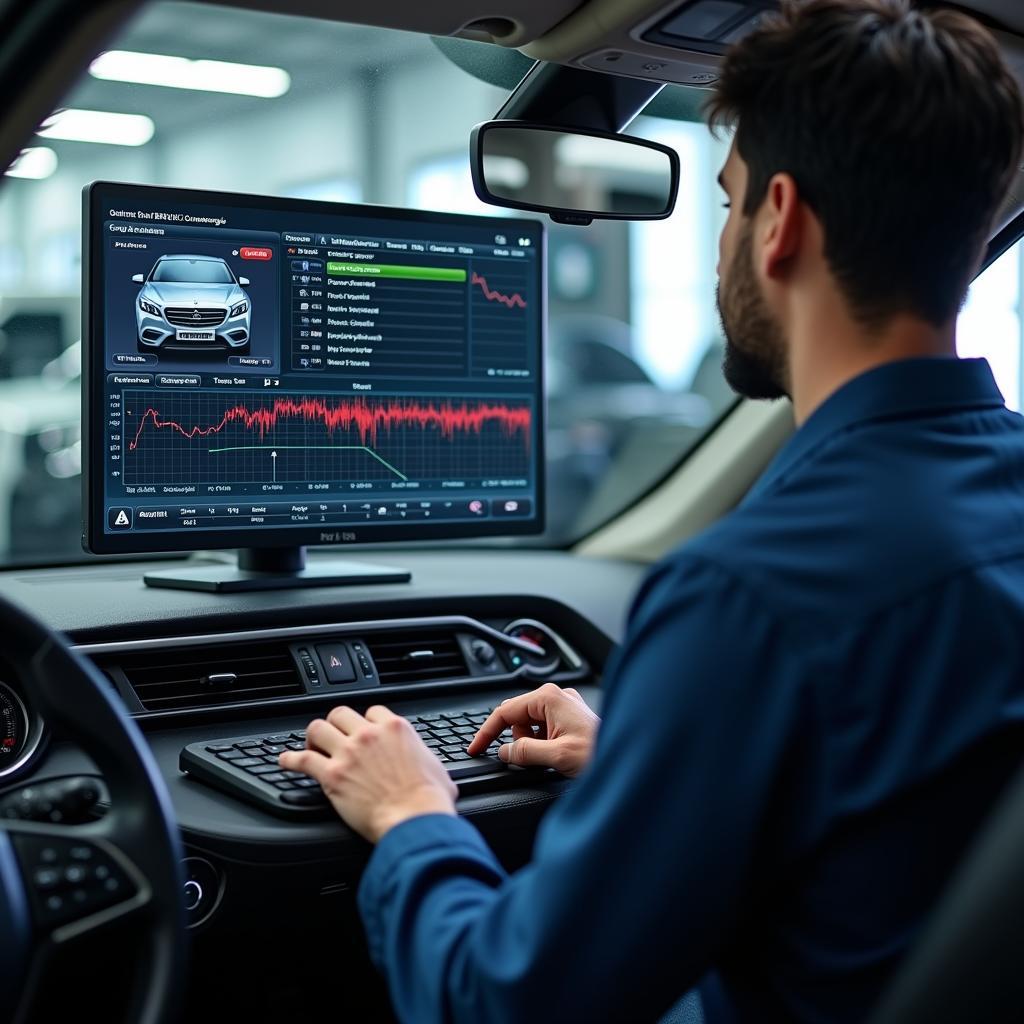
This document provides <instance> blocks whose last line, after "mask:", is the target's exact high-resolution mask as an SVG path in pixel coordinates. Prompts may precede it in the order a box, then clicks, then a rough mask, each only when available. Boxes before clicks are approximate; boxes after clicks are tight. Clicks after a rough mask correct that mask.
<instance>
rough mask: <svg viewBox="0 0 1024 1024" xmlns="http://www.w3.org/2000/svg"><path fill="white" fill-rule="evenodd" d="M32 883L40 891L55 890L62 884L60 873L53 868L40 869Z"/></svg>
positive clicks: (33, 877)
mask: <svg viewBox="0 0 1024 1024" xmlns="http://www.w3.org/2000/svg"><path fill="white" fill-rule="evenodd" d="M32 881H33V883H34V884H35V887H36V888H37V889H39V890H40V891H44V892H45V891H46V890H47V889H54V888H56V887H57V886H58V885H59V884H60V873H59V872H58V871H56V870H54V869H53V868H40V869H39V870H38V871H37V872H36V873H35V874H34V875H33V876H32Z"/></svg>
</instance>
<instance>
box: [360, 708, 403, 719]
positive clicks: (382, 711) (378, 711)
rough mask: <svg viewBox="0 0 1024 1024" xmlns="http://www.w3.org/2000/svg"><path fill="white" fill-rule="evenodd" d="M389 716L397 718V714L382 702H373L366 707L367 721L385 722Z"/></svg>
mask: <svg viewBox="0 0 1024 1024" xmlns="http://www.w3.org/2000/svg"><path fill="white" fill-rule="evenodd" d="M389 718H398V715H396V714H395V713H394V711H392V710H391V708H386V707H384V705H383V704H374V705H373V706H372V707H368V708H367V709H366V720H367V721H368V722H386V721H387V720H388V719H389Z"/></svg>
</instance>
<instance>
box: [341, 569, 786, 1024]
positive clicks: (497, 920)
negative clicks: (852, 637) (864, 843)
mask: <svg viewBox="0 0 1024 1024" xmlns="http://www.w3.org/2000/svg"><path fill="white" fill-rule="evenodd" d="M798 654H799V651H798V648H797V645H795V644H794V643H792V642H791V641H790V642H787V637H786V636H785V635H784V628H783V626H782V625H781V624H780V622H779V621H778V620H777V619H776V617H775V616H774V615H772V614H771V613H770V611H769V609H767V608H766V607H764V605H763V603H762V602H761V601H760V599H759V598H757V597H756V595H754V594H752V593H751V592H750V591H749V589H748V588H746V587H745V586H744V585H743V584H742V583H741V582H740V581H738V580H736V579H735V578H733V577H732V576H730V575H729V574H727V573H726V572H724V571H723V570H721V569H719V568H717V567H716V566H714V565H712V564H708V563H706V562H703V561H701V560H698V559H695V558H692V557H689V558H686V559H678V560H677V561H675V562H674V563H672V564H670V565H668V566H667V567H665V568H663V569H660V570H657V571H656V572H655V573H654V574H653V575H652V576H651V577H649V579H648V581H647V583H646V584H645V586H644V588H643V589H642V591H641V593H640V595H639V598H638V600H637V602H636V603H635V604H634V608H633V612H632V614H631V620H630V625H629V628H628V630H627V636H626V639H625V641H624V643H623V645H622V647H621V648H620V650H619V652H618V653H617V655H616V656H615V658H614V660H613V664H612V665H611V666H610V669H609V674H608V676H607V677H606V681H605V687H606V693H607V696H606V699H605V705H604V708H603V713H604V718H603V722H602V726H601V729H600V732H599V736H598V740H597V744H596V748H595V752H594V757H593V760H592V762H591V764H590V766H589V767H588V769H587V770H586V771H585V772H584V773H583V775H582V776H581V777H580V779H579V780H578V782H577V784H576V786H574V787H573V788H572V789H571V790H570V791H569V792H568V793H566V794H565V795H563V796H562V797H561V799H560V800H559V801H558V803H557V804H556V805H555V806H554V807H553V808H552V810H551V811H550V812H549V814H548V815H547V817H546V818H545V820H544V821H543V823H542V825H541V828H540V830H539V832H538V836H537V841H536V844H535V849H534V856H533V860H532V861H531V863H530V864H528V865H527V866H526V867H525V868H523V869H522V870H520V871H518V872H517V873H515V874H514V875H512V876H508V875H507V874H506V873H505V872H504V871H503V870H502V868H501V867H500V865H499V864H498V862H497V861H496V859H495V857H494V855H493V854H492V853H491V851H490V850H489V849H488V848H487V846H486V844H485V843H484V842H483V840H482V838H481V837H480V835H479V833H477V831H476V830H475V829H474V828H473V827H472V826H471V825H470V824H469V823H468V822H466V821H464V820H461V819H458V818H453V817H448V816H445V815H424V816H422V817H419V818H414V819H411V820H409V821H406V822H404V823H402V824H401V825H399V826H397V827H396V828H394V829H392V830H391V831H390V832H388V833H387V834H386V835H385V836H384V837H383V839H382V840H381V842H380V843H379V844H378V847H377V849H376V850H375V851H374V853H373V856H372V857H371V859H370V862H369V864H368V866H367V869H366V872H365V874H364V876H363V880H362V882H361V885H360V890H359V904H360V908H361V911H362V915H363V919H364V922H365V925H366V930H367V935H368V939H369V943H370V950H371V955H372V956H373V957H374V959H375V961H376V962H377V963H378V965H380V966H381V967H382V969H383V970H384V971H385V973H386V975H387V977H388V982H389V986H390V990H391V994H392V999H393V1002H394V1006H395V1009H396V1012H397V1014H398V1016H399V1019H400V1020H402V1021H405V1022H416V1024H434V1022H437V1024H441V1022H451V1024H463V1022H466V1024H469V1022H473V1024H478V1022H479V1021H482V1020H486V1021H488V1022H490V1024H503V1022H506V1021H508V1022H511V1021H522V1020H524V1019H529V1020H530V1022H531V1024H545V1022H548V1021H551V1022H558V1024H567V1022H572V1021H580V1022H593V1021H595V1020H638V1021H639V1020H654V1019H656V1018H657V1016H658V1015H659V1014H660V1013H662V1012H664V1010H666V1009H667V1008H668V1007H669V1006H670V1005H671V1004H672V1003H673V1002H674V1001H675V1000H676V999H678V998H679V997H680V996H681V995H682V994H683V992H684V991H686V990H687V989H688V988H690V987H692V986H693V985H694V984H695V983H696V982H697V981H698V980H699V979H700V978H701V976H702V975H703V974H704V973H705V972H706V971H707V970H708V968H709V967H710V966H711V965H712V964H713V962H714V960H715V956H716V954H717V953H718V952H719V951H720V950H721V949H722V948H723V946H724V944H725V943H727V942H728V939H729V936H730V932H731V931H732V929H733V927H734V925H735V924H736V922H737V918H738V915H739V913H740V910H741V907H742V905H743V900H744V896H745V894H746V892H747V890H748V889H749V887H750V885H751V882H752V863H753V862H754V861H755V858H756V857H757V853H756V852H755V848H756V847H757V846H758V845H759V844H760V843H763V842H764V839H765V837H764V828H763V826H764V817H765V813H766V808H767V806H768V804H769V802H770V800H771V797H772V792H773V789H774V787H775V785H776V781H777V779H778V776H779V773H780V770H781V763H782V759H783V757H784V753H785V748H786V745H787V739H788V737H789V736H791V735H792V734H793V731H794V729H795V728H796V723H795V717H796V707H797V706H798V704H799V701H798V699H797V696H796V690H797V687H798V686H799V676H800V672H799V664H798V661H796V660H795V659H797V658H798Z"/></svg>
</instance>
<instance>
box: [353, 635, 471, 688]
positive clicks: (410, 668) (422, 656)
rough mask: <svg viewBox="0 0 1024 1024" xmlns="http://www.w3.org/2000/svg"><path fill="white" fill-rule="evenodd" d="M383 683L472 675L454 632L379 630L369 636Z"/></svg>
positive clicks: (369, 642)
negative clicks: (393, 631)
mask: <svg viewBox="0 0 1024 1024" xmlns="http://www.w3.org/2000/svg"><path fill="white" fill-rule="evenodd" d="M366 645H367V647H369V649H370V654H371V655H372V656H373V660H374V663H375V664H376V666H377V676H378V678H379V679H380V681H381V683H382V684H388V683H423V682H429V681H430V680H432V679H459V678H462V677H463V676H468V675H469V674H470V672H469V668H468V667H467V665H466V657H465V655H464V654H463V653H462V647H461V646H460V645H459V640H458V637H457V636H456V635H455V633H454V632H453V631H449V630H445V629H430V630H424V631H422V632H410V631H407V630H403V631H402V632H401V633H398V632H395V633H375V634H371V635H369V636H367V637H366Z"/></svg>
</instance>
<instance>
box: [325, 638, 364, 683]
mask: <svg viewBox="0 0 1024 1024" xmlns="http://www.w3.org/2000/svg"><path fill="white" fill-rule="evenodd" d="M316 650H317V654H319V655H320V663H321V664H322V665H323V666H324V672H325V673H326V674H327V682H329V683H351V682H352V680H353V679H355V677H356V670H355V669H354V668H353V666H352V658H351V657H350V656H349V653H348V648H347V647H346V646H345V645H344V644H320V645H318V646H317V649H316Z"/></svg>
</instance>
